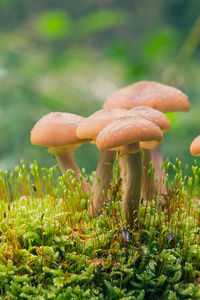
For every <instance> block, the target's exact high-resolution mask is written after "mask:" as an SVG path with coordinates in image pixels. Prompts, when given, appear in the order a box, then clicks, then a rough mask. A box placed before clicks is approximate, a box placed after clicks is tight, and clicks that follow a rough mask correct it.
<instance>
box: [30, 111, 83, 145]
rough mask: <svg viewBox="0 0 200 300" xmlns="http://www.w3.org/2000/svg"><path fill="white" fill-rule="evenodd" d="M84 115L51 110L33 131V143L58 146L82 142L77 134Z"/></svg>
mask: <svg viewBox="0 0 200 300" xmlns="http://www.w3.org/2000/svg"><path fill="white" fill-rule="evenodd" d="M83 119H84V117H81V116H78V115H76V114H71V113H64V112H51V113H49V114H47V115H45V116H43V117H42V118H41V119H40V120H39V121H38V122H37V123H36V124H35V125H34V127H33V129H32V131H31V143H32V144H35V145H40V146H50V147H52V146H57V147H64V146H66V145H72V144H81V143H83V142H85V141H87V140H81V139H79V138H78V137H77V136H76V128H77V126H78V124H79V123H80V122H81V121H82V120H83Z"/></svg>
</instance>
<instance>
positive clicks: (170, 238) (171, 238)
mask: <svg viewBox="0 0 200 300" xmlns="http://www.w3.org/2000/svg"><path fill="white" fill-rule="evenodd" d="M174 239H175V235H174V232H173V231H172V232H171V233H170V236H169V238H168V240H169V241H173V240H174Z"/></svg>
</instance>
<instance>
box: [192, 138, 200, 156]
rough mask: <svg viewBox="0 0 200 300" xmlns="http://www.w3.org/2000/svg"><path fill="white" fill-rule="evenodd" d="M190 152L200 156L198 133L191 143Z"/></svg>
mask: <svg viewBox="0 0 200 300" xmlns="http://www.w3.org/2000/svg"><path fill="white" fill-rule="evenodd" d="M190 153H191V154H192V155H194V156H200V135H198V136H197V137H196V138H195V139H194V140H193V141H192V143H191V145H190Z"/></svg>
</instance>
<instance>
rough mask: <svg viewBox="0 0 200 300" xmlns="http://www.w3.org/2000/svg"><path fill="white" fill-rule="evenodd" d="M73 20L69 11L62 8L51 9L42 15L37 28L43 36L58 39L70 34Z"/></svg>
mask: <svg viewBox="0 0 200 300" xmlns="http://www.w3.org/2000/svg"><path fill="white" fill-rule="evenodd" d="M70 27H71V21H70V18H69V16H68V14H67V13H65V12H63V11H60V10H50V11H48V12H45V13H44V14H43V15H41V16H40V17H39V19H38V21H37V24H36V29H37V32H38V34H39V35H40V36H41V37H42V38H46V39H49V40H58V39H62V38H64V37H66V36H67V35H68V34H69V31H70Z"/></svg>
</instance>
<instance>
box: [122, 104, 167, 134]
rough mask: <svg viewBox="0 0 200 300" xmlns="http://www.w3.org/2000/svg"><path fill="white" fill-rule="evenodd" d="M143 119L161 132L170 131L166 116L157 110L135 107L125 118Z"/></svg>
mask: <svg viewBox="0 0 200 300" xmlns="http://www.w3.org/2000/svg"><path fill="white" fill-rule="evenodd" d="M135 114H136V115H137V116H138V117H141V118H144V119H146V120H149V121H151V122H153V123H155V124H156V125H157V126H158V127H160V129H161V130H162V131H163V132H166V131H168V130H169V129H170V122H169V119H168V118H167V117H166V115H165V114H164V113H162V112H160V111H159V110H156V109H154V108H151V107H148V106H136V107H134V108H132V109H130V110H128V112H127V116H134V115H135Z"/></svg>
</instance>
